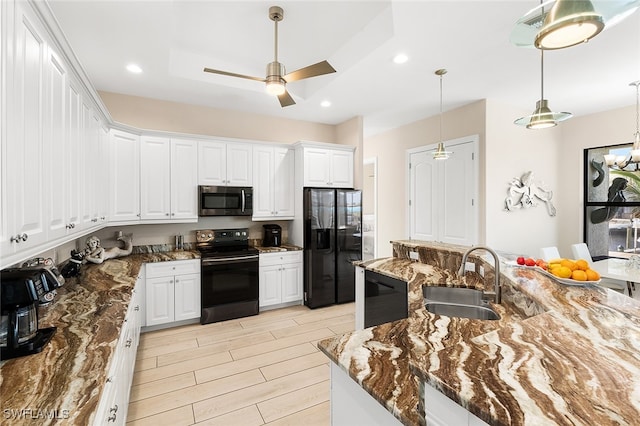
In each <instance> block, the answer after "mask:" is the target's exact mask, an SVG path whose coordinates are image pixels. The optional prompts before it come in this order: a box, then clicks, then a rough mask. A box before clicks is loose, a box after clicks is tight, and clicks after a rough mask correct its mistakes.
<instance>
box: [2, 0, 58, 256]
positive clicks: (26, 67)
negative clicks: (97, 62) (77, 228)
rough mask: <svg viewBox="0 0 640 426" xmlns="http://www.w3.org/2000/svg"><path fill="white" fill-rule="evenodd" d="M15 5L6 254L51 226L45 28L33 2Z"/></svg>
mask: <svg viewBox="0 0 640 426" xmlns="http://www.w3.org/2000/svg"><path fill="white" fill-rule="evenodd" d="M3 3H4V2H3ZM3 6H4V5H3ZM8 6H9V5H7V7H8ZM13 6H14V7H15V18H16V19H15V21H14V22H13V25H14V26H13V41H14V43H15V44H14V45H13V46H12V47H14V50H13V56H12V57H6V58H5V60H6V63H7V65H6V69H7V76H6V78H7V81H8V83H7V84H6V88H7V90H9V91H10V93H9V95H8V96H7V95H6V94H4V93H3V95H2V96H3V97H5V96H6V98H5V101H6V110H7V112H6V114H7V117H8V119H7V121H6V122H3V126H2V127H3V128H4V127H5V124H6V130H5V129H3V131H6V140H3V149H4V152H3V153H2V155H3V157H2V162H3V164H2V166H3V167H2V169H3V171H2V173H3V180H2V185H3V187H2V210H3V211H2V216H3V219H2V221H3V224H2V227H3V229H2V235H1V238H2V240H1V241H0V248H1V249H2V253H3V257H4V254H5V253H13V252H16V251H22V250H25V249H27V248H30V247H34V246H38V245H40V244H42V243H44V242H46V240H47V229H48V227H49V226H48V225H49V224H48V223H47V222H48V220H47V216H45V213H46V211H47V200H48V196H47V189H46V188H45V184H46V177H47V175H46V172H45V170H44V166H45V161H44V149H43V148H44V145H43V130H44V129H45V117H46V114H45V103H46V96H47V93H46V79H47V76H48V73H47V58H46V56H47V45H46V43H45V39H44V35H45V31H44V29H43V28H42V26H41V24H40V22H39V21H38V19H37V17H36V15H35V13H34V11H33V10H32V9H31V5H30V4H29V3H26V2H16V3H13ZM2 31H7V30H6V29H2ZM9 38H11V37H9ZM9 42H10V40H9V41H8V42H7V44H9ZM3 43H4V41H3ZM5 47H6V46H5V45H3V53H2V54H3V57H5V55H7V54H8V53H9V51H10V49H5ZM3 62H5V61H3ZM58 78H60V77H58ZM56 214H59V213H58V212H56ZM56 226H57V225H56Z"/></svg>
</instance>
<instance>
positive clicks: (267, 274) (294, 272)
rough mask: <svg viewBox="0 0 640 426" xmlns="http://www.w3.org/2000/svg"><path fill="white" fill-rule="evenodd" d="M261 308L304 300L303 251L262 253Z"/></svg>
mask: <svg viewBox="0 0 640 426" xmlns="http://www.w3.org/2000/svg"><path fill="white" fill-rule="evenodd" d="M259 279H260V308H264V307H267V306H273V305H279V304H283V303H291V302H299V301H302V251H289V252H276V253H260V269H259Z"/></svg>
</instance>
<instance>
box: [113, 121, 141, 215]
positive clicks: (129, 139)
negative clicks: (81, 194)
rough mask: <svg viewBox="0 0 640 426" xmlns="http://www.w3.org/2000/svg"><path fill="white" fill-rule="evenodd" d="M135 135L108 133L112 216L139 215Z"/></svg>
mask: <svg viewBox="0 0 640 426" xmlns="http://www.w3.org/2000/svg"><path fill="white" fill-rule="evenodd" d="M138 144H139V140H138V136H136V135H132V134H130V133H126V132H121V131H119V130H112V133H111V167H110V168H111V203H110V204H111V215H110V217H111V220H112V221H114V222H121V221H137V220H139V219H140V151H139V146H138Z"/></svg>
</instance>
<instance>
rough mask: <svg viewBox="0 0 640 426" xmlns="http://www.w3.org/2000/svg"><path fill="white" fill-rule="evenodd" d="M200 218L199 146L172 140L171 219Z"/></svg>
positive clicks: (180, 140) (186, 141) (182, 140)
mask: <svg viewBox="0 0 640 426" xmlns="http://www.w3.org/2000/svg"><path fill="white" fill-rule="evenodd" d="M197 218H198V144H197V142H196V141H190V140H186V139H171V219H197Z"/></svg>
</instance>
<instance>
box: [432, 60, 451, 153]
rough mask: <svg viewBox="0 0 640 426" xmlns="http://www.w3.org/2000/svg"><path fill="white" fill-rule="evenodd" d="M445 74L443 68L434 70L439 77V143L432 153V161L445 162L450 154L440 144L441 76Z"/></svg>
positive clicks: (441, 143)
mask: <svg viewBox="0 0 640 426" xmlns="http://www.w3.org/2000/svg"><path fill="white" fill-rule="evenodd" d="M446 73H447V70H446V69H444V68H441V69H439V70H436V72H435V74H436V75H437V76H440V142H438V147H437V148H436V150H435V151H434V152H433V159H434V160H446V159H447V158H449V154H451V152H450V151H446V150H445V149H444V143H443V142H442V76H443V75H445V74H446Z"/></svg>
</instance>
